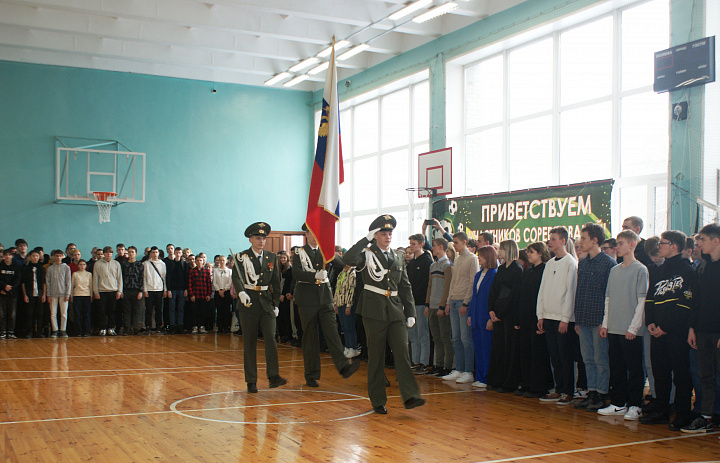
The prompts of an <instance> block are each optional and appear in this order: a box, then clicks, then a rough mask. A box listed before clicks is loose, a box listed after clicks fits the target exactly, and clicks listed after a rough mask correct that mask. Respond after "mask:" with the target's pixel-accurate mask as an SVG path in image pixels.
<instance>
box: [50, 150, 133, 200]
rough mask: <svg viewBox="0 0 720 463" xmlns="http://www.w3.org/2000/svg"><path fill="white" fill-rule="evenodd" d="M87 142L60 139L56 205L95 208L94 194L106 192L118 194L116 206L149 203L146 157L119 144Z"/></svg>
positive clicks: (57, 151) (57, 153) (56, 169)
mask: <svg viewBox="0 0 720 463" xmlns="http://www.w3.org/2000/svg"><path fill="white" fill-rule="evenodd" d="M83 141H84V142H85V143H83ZM87 141H88V140H87V139H84V140H83V139H68V138H60V137H56V148H55V149H56V154H55V167H56V168H55V201H56V202H65V203H71V204H95V197H94V196H93V192H95V191H104V192H113V193H117V196H116V197H115V199H113V200H112V202H113V203H114V204H119V203H143V202H145V153H138V152H133V151H130V150H128V149H127V148H126V147H125V146H124V145H122V143H120V142H118V141H115V140H107V141H99V142H98V141H97V140H95V141H96V143H93V144H87ZM73 142H74V143H73ZM73 145H79V146H73Z"/></svg>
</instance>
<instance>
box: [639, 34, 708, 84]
mask: <svg viewBox="0 0 720 463" xmlns="http://www.w3.org/2000/svg"><path fill="white" fill-rule="evenodd" d="M708 82H715V36H712V37H706V38H704V39H700V40H695V41H694V42H688V43H685V44H683V45H678V46H677V47H672V48H668V49H667V50H662V51H658V52H656V53H655V82H654V84H653V90H654V91H655V92H657V93H662V92H672V91H673V90H680V89H682V88H688V87H694V86H696V85H703V84H707V83H708Z"/></svg>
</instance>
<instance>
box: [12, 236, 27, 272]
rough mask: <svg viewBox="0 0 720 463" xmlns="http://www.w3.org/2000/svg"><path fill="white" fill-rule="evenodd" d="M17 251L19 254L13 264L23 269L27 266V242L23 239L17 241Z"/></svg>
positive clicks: (14, 257) (15, 256)
mask: <svg viewBox="0 0 720 463" xmlns="http://www.w3.org/2000/svg"><path fill="white" fill-rule="evenodd" d="M15 249H16V250H17V254H15V255H14V256H13V259H12V260H13V264H15V265H17V266H18V267H20V268H23V267H24V266H25V260H26V259H27V250H28V244H27V241H25V240H24V239H22V238H19V239H17V240H15Z"/></svg>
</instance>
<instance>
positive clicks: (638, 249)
mask: <svg viewBox="0 0 720 463" xmlns="http://www.w3.org/2000/svg"><path fill="white" fill-rule="evenodd" d="M643 226H644V223H643V220H642V219H641V218H640V217H637V216H635V215H633V216H630V217H628V218H627V219H625V220H623V223H622V229H623V230H632V231H634V232H635V234H636V235H637V236H638V237H639V236H640V233H641V232H642V230H643ZM645 251H646V250H645V240H644V239H642V238H640V242H639V243H638V244H637V246H635V259H637V260H639V261H640V263H641V264H643V265H644V266H645V267H650V266H651V265H652V264H653V260H652V259H651V258H650V256H649V255H648V253H647V252H645ZM651 273H652V272H651Z"/></svg>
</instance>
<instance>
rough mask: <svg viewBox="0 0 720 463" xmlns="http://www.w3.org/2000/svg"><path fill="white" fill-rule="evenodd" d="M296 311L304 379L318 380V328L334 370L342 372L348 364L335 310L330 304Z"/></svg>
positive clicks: (300, 307) (301, 307) (300, 308)
mask: <svg viewBox="0 0 720 463" xmlns="http://www.w3.org/2000/svg"><path fill="white" fill-rule="evenodd" d="M298 310H299V312H300V320H301V321H302V327H303V338H302V350H303V360H304V362H305V379H306V380H309V379H316V380H317V379H320V333H319V332H318V327H320V328H321V329H322V331H323V334H324V335H325V342H326V344H327V347H328V351H329V352H330V356H331V357H332V359H333V363H334V364H335V368H337V370H338V372H339V371H342V369H343V368H345V367H346V366H347V365H348V364H349V363H350V362H349V360H348V359H347V358H345V354H344V353H343V345H342V342H341V341H340V335H339V334H338V326H337V319H336V317H335V309H333V306H332V304H323V305H299V306H298ZM244 332H245V331H243V333H244ZM263 336H264V335H263Z"/></svg>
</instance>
